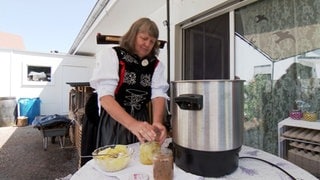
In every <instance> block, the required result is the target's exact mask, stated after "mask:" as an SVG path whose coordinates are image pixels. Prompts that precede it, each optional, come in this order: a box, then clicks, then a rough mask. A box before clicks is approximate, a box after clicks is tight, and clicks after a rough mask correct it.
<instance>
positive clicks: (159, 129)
mask: <svg viewBox="0 0 320 180" xmlns="http://www.w3.org/2000/svg"><path fill="white" fill-rule="evenodd" d="M152 126H153V127H155V131H156V133H157V137H156V141H158V142H159V143H160V144H163V142H164V141H165V140H166V138H167V129H166V127H165V126H164V125H163V124H162V123H158V122H154V123H153V124H152Z"/></svg>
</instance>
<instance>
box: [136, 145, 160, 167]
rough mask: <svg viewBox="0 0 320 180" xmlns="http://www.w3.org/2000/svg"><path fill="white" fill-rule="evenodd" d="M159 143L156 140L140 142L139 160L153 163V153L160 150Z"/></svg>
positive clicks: (148, 163)
mask: <svg viewBox="0 0 320 180" xmlns="http://www.w3.org/2000/svg"><path fill="white" fill-rule="evenodd" d="M160 148H161V145H160V144H159V143H158V142H156V141H150V142H145V143H142V144H140V162H141V163H142V164H144V165H151V164H152V163H153V161H152V158H153V155H154V154H155V153H157V152H159V151H160Z"/></svg>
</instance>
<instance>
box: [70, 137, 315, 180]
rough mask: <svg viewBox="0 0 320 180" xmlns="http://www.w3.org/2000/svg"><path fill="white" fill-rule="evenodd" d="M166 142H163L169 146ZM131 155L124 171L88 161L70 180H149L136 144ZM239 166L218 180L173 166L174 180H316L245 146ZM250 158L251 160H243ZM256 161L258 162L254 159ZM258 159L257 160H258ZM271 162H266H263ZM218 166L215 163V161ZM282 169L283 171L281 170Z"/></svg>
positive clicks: (149, 173) (281, 161)
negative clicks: (136, 177)
mask: <svg viewBox="0 0 320 180" xmlns="http://www.w3.org/2000/svg"><path fill="white" fill-rule="evenodd" d="M169 141H170V139H168V140H167V141H166V143H169ZM130 146H131V147H133V148H134V150H135V152H134V155H133V159H132V161H131V162H130V164H129V165H128V167H127V168H125V169H123V170H121V171H118V172H113V173H109V172H104V171H103V170H101V169H100V168H99V167H98V166H97V165H96V163H95V161H94V160H90V161H89V162H87V163H86V164H85V165H84V166H82V167H81V168H80V169H79V170H78V171H77V172H76V173H75V174H73V176H72V177H71V180H87V179H99V180H101V179H110V180H111V179H120V180H128V179H129V177H130V176H131V175H132V174H134V173H144V174H147V175H148V176H149V179H150V180H152V179H153V176H152V168H153V167H152V165H143V164H141V163H140V162H139V144H138V143H135V144H131V145H130ZM239 156H240V158H239V167H238V168H237V170H236V171H235V172H233V173H232V174H229V175H226V176H223V177H220V178H207V177H200V176H197V175H194V174H190V173H187V172H185V171H183V170H182V169H180V168H179V167H177V166H176V165H174V179H177V180H180V179H182V180H193V179H194V180H202V179H236V180H239V179H245V180H249V179H252V180H257V179H268V180H269V179H273V180H276V179H291V178H290V176H289V175H287V174H286V173H288V174H290V175H291V176H293V177H295V179H305V180H313V179H314V180H316V179H318V178H316V177H315V176H313V175H312V174H310V173H308V172H307V171H305V170H304V169H302V168H300V167H298V166H296V165H294V164H292V163H291V162H289V161H286V160H284V159H282V158H280V157H278V156H275V155H272V154H270V153H266V152H264V151H261V150H258V149H255V148H251V147H248V146H242V148H241V151H240V154H239ZM245 157H252V158H253V159H252V158H245ZM255 158H258V159H255ZM260 159H261V160H260ZM265 161H267V162H269V163H271V164H269V163H267V162H265ZM217 163H219V162H217ZM279 168H280V169H283V170H284V171H285V172H286V173H285V172H283V171H281V170H280V169H279Z"/></svg>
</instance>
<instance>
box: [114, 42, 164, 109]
mask: <svg viewBox="0 0 320 180" xmlns="http://www.w3.org/2000/svg"><path fill="white" fill-rule="evenodd" d="M114 49H115V50H116V52H117V55H118V59H119V82H118V86H117V88H116V92H115V98H116V100H117V101H118V102H119V103H120V105H121V106H122V107H124V108H125V109H126V111H127V112H128V113H131V114H133V113H135V112H136V111H139V110H140V109H141V108H142V107H144V106H145V105H146V104H147V103H148V102H149V101H150V99H151V81H152V76H153V73H154V70H155V68H156V66H157V65H158V63H159V60H158V59H157V58H156V57H155V56H153V57H149V58H146V59H140V58H139V57H138V56H137V55H135V54H131V53H129V52H128V51H126V50H125V49H123V48H121V47H114Z"/></svg>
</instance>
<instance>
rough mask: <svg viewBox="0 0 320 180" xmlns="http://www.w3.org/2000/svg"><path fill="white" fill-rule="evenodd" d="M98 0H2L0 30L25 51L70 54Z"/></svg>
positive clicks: (0, 4) (0, 2) (0, 5)
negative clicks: (17, 39)
mask: <svg viewBox="0 0 320 180" xmlns="http://www.w3.org/2000/svg"><path fill="white" fill-rule="evenodd" d="M96 2H97V0H0V31H1V32H6V33H10V34H15V35H19V36H21V37H22V38H23V42H24V46H25V48H26V49H25V50H26V51H32V52H45V53H46V52H48V53H49V52H51V51H55V50H56V51H59V52H60V53H67V52H68V51H69V49H70V48H71V46H72V44H73V42H74V41H75V39H76V37H77V36H78V34H79V32H80V30H81V28H82V26H83V25H84V23H85V21H86V19H87V17H88V16H89V14H90V12H91V10H92V9H93V7H94V5H95V4H96Z"/></svg>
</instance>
